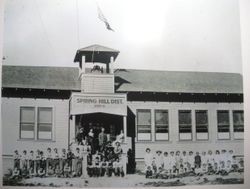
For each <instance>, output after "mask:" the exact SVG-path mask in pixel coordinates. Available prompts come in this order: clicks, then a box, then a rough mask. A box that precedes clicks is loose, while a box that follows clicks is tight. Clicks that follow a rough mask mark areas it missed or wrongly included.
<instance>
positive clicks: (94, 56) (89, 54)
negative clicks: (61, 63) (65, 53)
mask: <svg viewBox="0 0 250 189" xmlns="http://www.w3.org/2000/svg"><path fill="white" fill-rule="evenodd" d="M119 53H120V51H118V50H115V49H111V48H109V47H105V46H101V45H97V44H95V45H91V46H88V47H84V48H81V49H78V50H77V52H76V55H75V59H74V62H81V61H82V56H85V61H86V62H101V63H109V62H110V57H111V56H112V57H114V60H115V59H116V58H117V56H118V54H119Z"/></svg>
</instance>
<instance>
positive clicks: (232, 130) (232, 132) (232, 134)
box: [229, 109, 234, 140]
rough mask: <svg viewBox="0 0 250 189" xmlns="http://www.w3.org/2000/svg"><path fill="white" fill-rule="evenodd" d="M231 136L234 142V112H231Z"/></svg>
mask: <svg viewBox="0 0 250 189" xmlns="http://www.w3.org/2000/svg"><path fill="white" fill-rule="evenodd" d="M229 135H230V140H234V120H233V111H232V110H231V109H230V110H229Z"/></svg>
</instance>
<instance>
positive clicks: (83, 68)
mask: <svg viewBox="0 0 250 189" xmlns="http://www.w3.org/2000/svg"><path fill="white" fill-rule="evenodd" d="M85 64H86V61H85V56H82V73H85V66H86V65H85Z"/></svg>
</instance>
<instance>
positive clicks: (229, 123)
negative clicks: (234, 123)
mask: <svg viewBox="0 0 250 189" xmlns="http://www.w3.org/2000/svg"><path fill="white" fill-rule="evenodd" d="M219 112H227V113H228V133H229V137H228V138H220V137H219V133H220V132H219ZM216 113H217V114H216V116H217V129H216V130H217V140H231V131H230V126H231V121H230V111H229V110H217V112H216ZM221 133H222V132H221Z"/></svg>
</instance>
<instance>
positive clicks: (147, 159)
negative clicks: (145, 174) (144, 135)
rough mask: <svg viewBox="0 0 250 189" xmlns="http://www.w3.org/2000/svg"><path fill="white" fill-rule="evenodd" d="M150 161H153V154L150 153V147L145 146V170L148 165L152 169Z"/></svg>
mask: <svg viewBox="0 0 250 189" xmlns="http://www.w3.org/2000/svg"><path fill="white" fill-rule="evenodd" d="M152 161H153V154H152V153H151V150H150V148H147V149H146V154H145V156H144V164H145V171H146V170H147V168H148V166H150V167H151V169H152Z"/></svg>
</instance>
